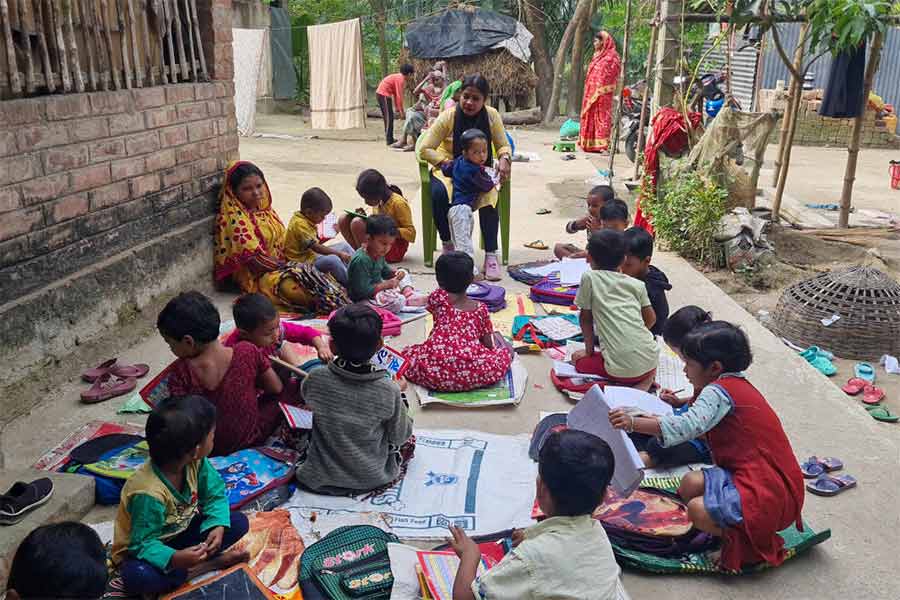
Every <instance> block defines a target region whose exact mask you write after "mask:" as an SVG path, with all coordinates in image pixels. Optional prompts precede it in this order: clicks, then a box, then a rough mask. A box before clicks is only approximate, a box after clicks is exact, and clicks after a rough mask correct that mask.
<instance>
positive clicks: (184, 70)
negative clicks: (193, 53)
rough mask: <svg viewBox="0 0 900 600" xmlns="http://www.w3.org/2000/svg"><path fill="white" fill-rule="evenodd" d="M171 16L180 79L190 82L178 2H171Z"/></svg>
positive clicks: (173, 0)
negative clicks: (179, 67) (179, 66)
mask: <svg viewBox="0 0 900 600" xmlns="http://www.w3.org/2000/svg"><path fill="white" fill-rule="evenodd" d="M171 6H172V15H173V17H174V21H173V24H172V30H173V31H174V33H175V44H176V46H177V47H178V60H179V62H180V63H181V78H182V79H184V80H185V81H188V80H190V78H191V75H190V73H188V67H187V56H185V53H184V26H183V25H182V23H181V13H180V12H179V10H178V0H172V4H171Z"/></svg>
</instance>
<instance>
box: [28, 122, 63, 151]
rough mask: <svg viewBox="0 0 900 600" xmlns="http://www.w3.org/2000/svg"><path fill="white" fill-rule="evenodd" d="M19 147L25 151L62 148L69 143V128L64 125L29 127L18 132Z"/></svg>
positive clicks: (52, 124) (53, 124) (51, 124)
mask: <svg viewBox="0 0 900 600" xmlns="http://www.w3.org/2000/svg"><path fill="white" fill-rule="evenodd" d="M18 138H19V147H20V148H22V149H27V150H36V149H38V148H49V147H51V146H63V145H65V144H68V143H69V128H68V127H66V125H65V124H64V123H50V124H48V125H30V126H27V127H21V128H19V130H18Z"/></svg>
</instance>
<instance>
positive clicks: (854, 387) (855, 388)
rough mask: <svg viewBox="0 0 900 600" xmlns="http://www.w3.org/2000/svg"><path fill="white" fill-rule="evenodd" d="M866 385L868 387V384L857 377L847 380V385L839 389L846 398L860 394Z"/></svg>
mask: <svg viewBox="0 0 900 600" xmlns="http://www.w3.org/2000/svg"><path fill="white" fill-rule="evenodd" d="M867 385H869V382H868V381H866V380H865V379H860V378H859V377H851V378H850V379H848V380H847V383H846V384H845V385H843V386H842V387H841V389H842V390H843V391H844V393H845V394H847V395H848V396H856V395H858V394H859V393H860V392H862V391H863V390H864V389H865V388H866V386H867Z"/></svg>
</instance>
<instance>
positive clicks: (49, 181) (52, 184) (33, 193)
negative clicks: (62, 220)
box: [22, 173, 69, 206]
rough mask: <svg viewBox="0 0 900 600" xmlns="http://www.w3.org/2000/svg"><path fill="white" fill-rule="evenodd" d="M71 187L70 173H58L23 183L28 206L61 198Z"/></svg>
mask: <svg viewBox="0 0 900 600" xmlns="http://www.w3.org/2000/svg"><path fill="white" fill-rule="evenodd" d="M68 189H69V174H68V173H57V174H56V175H47V176H46V177H38V178H37V179H32V180H30V181H26V182H25V183H23V184H22V198H23V200H24V202H25V205H26V206H30V205H32V204H39V203H41V202H47V201H48V200H53V199H54V198H59V197H60V196H62V195H63V194H65V193H66V191H67V190H68Z"/></svg>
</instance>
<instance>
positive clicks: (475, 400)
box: [410, 356, 528, 408]
mask: <svg viewBox="0 0 900 600" xmlns="http://www.w3.org/2000/svg"><path fill="white" fill-rule="evenodd" d="M527 383H528V371H527V369H525V367H524V366H523V365H522V362H521V360H519V358H518V356H514V357H513V362H512V364H511V365H510V367H509V371H507V372H506V375H505V376H504V377H503V378H502V379H501V380H500V381H498V382H497V383H496V384H494V385H492V386H488V387H483V388H478V389H475V390H470V391H467V392H439V391H436V390H427V389H425V388H424V387H422V386H419V385H410V389H411V390H412V391H413V393H415V394H416V396H418V398H419V404H420V405H421V406H427V405H429V404H444V405H447V406H457V407H460V408H473V407H481V406H500V405H504V404H519V403H520V402H521V401H522V398H523V397H524V396H525V390H526V388H527Z"/></svg>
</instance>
